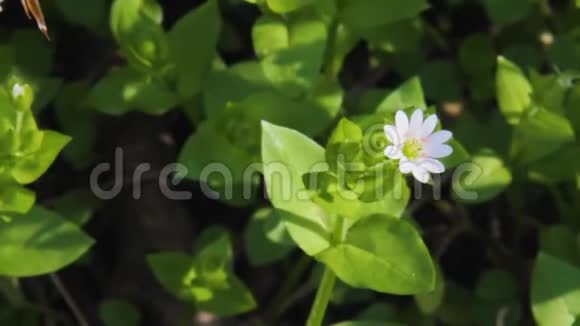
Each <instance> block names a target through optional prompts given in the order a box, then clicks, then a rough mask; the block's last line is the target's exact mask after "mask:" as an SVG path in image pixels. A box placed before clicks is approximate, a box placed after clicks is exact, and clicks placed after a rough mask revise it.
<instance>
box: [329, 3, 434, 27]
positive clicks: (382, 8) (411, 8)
mask: <svg viewBox="0 0 580 326" xmlns="http://www.w3.org/2000/svg"><path fill="white" fill-rule="evenodd" d="M428 7H429V5H428V3H427V2H426V1H425V0H409V1H404V2H401V1H391V0H389V1H384V0H345V1H344V6H343V8H342V10H341V12H340V19H341V21H342V22H344V23H345V24H346V25H348V26H349V27H351V28H354V29H356V30H362V29H366V28H370V27H374V26H377V25H383V24H390V23H394V22H397V21H400V20H403V19H407V18H412V17H415V16H417V15H418V14H419V13H421V12H422V11H423V10H425V9H427V8H428Z"/></svg>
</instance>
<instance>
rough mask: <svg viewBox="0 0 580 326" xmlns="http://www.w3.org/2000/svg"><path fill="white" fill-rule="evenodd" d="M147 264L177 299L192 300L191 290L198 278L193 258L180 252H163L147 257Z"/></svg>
mask: <svg viewBox="0 0 580 326" xmlns="http://www.w3.org/2000/svg"><path fill="white" fill-rule="evenodd" d="M147 263H148V264H149V266H150V267H151V269H152V270H153V273H154V274H155V277H156V278H157V279H158V280H159V282H161V284H162V285H163V287H164V288H165V289H166V290H168V291H169V292H170V293H172V294H173V295H175V296H176V297H177V298H179V299H182V300H186V301H188V300H192V298H193V296H194V294H193V293H192V291H191V289H190V288H189V287H190V286H191V284H192V282H193V280H195V279H196V278H197V277H198V272H197V271H196V269H195V267H194V261H193V258H192V257H190V256H188V255H186V254H183V253H179V252H162V253H157V254H150V255H147Z"/></svg>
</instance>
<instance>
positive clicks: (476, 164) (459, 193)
mask: <svg viewBox="0 0 580 326" xmlns="http://www.w3.org/2000/svg"><path fill="white" fill-rule="evenodd" d="M471 164H473V165H472V166H471V167H467V169H466V170H463V171H462V172H461V174H459V176H458V177H457V178H454V180H453V190H454V192H453V196H454V197H455V198H456V199H457V200H459V201H462V202H464V203H470V204H476V203H482V202H486V201H489V200H491V199H493V198H494V197H496V196H497V195H499V194H500V193H501V192H503V191H504V190H505V189H506V188H507V187H508V186H509V185H510V184H511V182H512V175H511V172H510V170H509V169H508V168H506V167H505V165H504V163H503V161H502V160H501V158H499V157H498V156H497V155H495V154H494V153H493V152H481V153H478V154H477V155H474V156H473V158H472V162H471Z"/></svg>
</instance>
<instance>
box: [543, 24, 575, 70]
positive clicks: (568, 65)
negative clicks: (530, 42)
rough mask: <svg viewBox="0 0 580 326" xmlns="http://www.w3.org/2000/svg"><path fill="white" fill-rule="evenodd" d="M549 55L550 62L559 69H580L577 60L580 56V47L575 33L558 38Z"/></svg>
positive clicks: (549, 50)
mask: <svg viewBox="0 0 580 326" xmlns="http://www.w3.org/2000/svg"><path fill="white" fill-rule="evenodd" d="M547 53H548V58H549V59H550V62H551V63H552V64H553V65H555V66H556V67H558V68H559V69H566V70H567V69H580V64H579V63H578V59H577V58H578V56H580V45H578V41H577V36H576V35H575V34H574V33H568V34H564V35H561V36H560V35H558V36H556V38H555V41H554V43H553V44H552V46H550V47H549V48H548V49H547Z"/></svg>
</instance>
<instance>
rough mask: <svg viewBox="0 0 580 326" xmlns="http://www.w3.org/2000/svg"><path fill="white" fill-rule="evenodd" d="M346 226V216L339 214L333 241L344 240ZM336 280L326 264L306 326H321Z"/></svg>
mask: <svg viewBox="0 0 580 326" xmlns="http://www.w3.org/2000/svg"><path fill="white" fill-rule="evenodd" d="M343 227H344V218H343V217H342V216H337V218H336V224H335V226H334V234H333V239H332V242H333V243H340V242H342V240H343V239H342V231H343V230H342V229H343ZM335 282H336V275H335V274H334V272H333V271H332V270H331V269H330V268H328V266H324V273H323V274H322V280H321V281H320V285H319V286H318V290H317V291H316V297H315V298H314V303H313V304H312V308H311V309H310V315H309V316H308V321H307V322H306V326H321V325H322V322H323V321H324V315H325V314H326V308H327V307H328V302H329V301H330V297H331V296H332V290H333V289H334V283H335Z"/></svg>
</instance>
